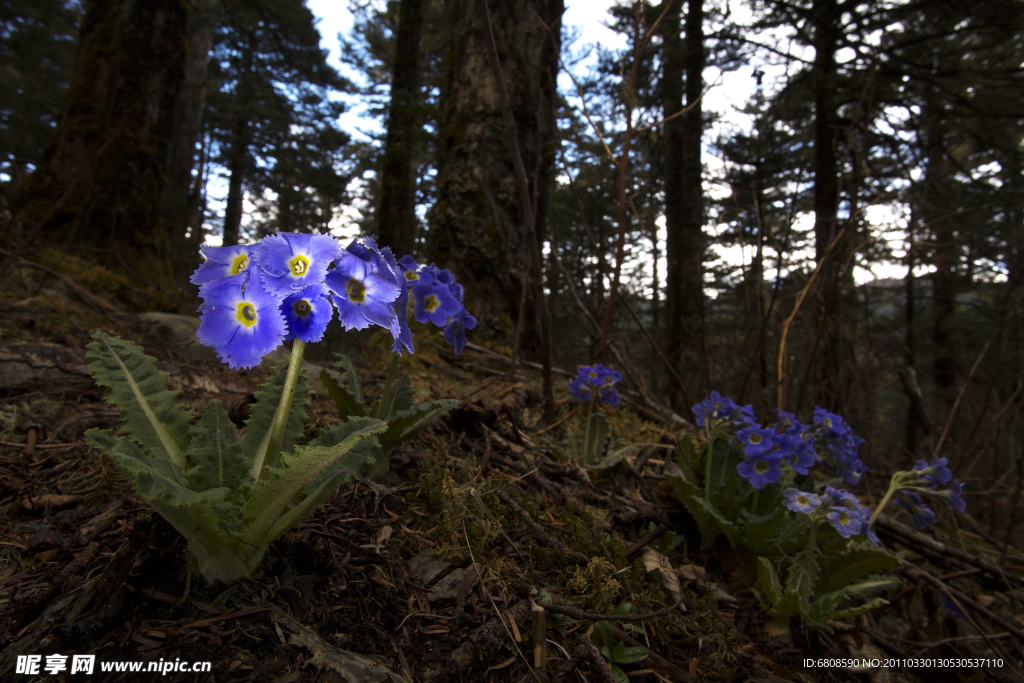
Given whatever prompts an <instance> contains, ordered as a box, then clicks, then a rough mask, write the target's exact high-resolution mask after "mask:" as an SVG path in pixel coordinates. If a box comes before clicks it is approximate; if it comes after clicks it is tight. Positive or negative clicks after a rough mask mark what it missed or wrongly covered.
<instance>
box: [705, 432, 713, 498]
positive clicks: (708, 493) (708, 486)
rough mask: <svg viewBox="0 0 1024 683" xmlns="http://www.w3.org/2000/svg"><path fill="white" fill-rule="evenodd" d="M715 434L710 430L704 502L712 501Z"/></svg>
mask: <svg viewBox="0 0 1024 683" xmlns="http://www.w3.org/2000/svg"><path fill="white" fill-rule="evenodd" d="M715 436H716V434H715V432H714V430H713V429H708V449H707V455H706V456H705V457H704V460H705V463H704V500H708V501H709V500H711V455H712V453H714V450H715Z"/></svg>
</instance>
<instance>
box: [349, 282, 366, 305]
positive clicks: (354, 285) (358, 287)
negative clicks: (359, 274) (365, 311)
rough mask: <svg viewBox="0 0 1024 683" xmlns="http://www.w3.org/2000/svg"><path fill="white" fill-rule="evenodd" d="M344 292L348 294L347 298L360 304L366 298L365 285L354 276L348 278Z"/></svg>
mask: <svg viewBox="0 0 1024 683" xmlns="http://www.w3.org/2000/svg"><path fill="white" fill-rule="evenodd" d="M345 292H346V293H347V294H348V300H349V301H351V302H352V303H354V304H361V303H363V299H365V298H366V287H363V283H362V282H360V281H359V280H357V279H355V278H352V279H350V280H349V281H348V284H347V285H345Z"/></svg>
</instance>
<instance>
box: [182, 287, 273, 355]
mask: <svg viewBox="0 0 1024 683" xmlns="http://www.w3.org/2000/svg"><path fill="white" fill-rule="evenodd" d="M202 310H203V312H202V315H201V316H200V322H199V329H198V330H197V331H196V334H197V336H198V337H199V342H200V343H201V344H204V345H206V346H212V347H213V348H214V350H216V351H217V355H218V356H220V359H221V360H222V361H223V362H226V363H227V364H228V366H229V367H230V368H231V369H237V368H251V367H254V366H256V365H259V363H260V361H261V360H262V359H263V356H265V355H267V354H268V353H270V352H271V351H273V350H274V349H275V348H277V347H278V346H279V345H280V344H281V341H282V339H284V336H285V334H286V333H287V331H288V330H287V328H286V327H285V320H284V316H283V315H281V310H280V299H278V298H277V297H275V296H273V295H271V294H270V293H269V292H267V291H266V289H264V288H263V287H262V286H261V283H260V277H259V276H258V275H256V274H254V276H253V278H252V280H251V281H250V284H249V286H247V287H246V288H245V291H244V292H243V291H242V288H241V286H238V287H231V288H229V287H217V288H216V289H215V290H213V291H212V292H211V294H210V296H209V297H208V298H207V299H206V301H205V303H204V304H203V309H202Z"/></svg>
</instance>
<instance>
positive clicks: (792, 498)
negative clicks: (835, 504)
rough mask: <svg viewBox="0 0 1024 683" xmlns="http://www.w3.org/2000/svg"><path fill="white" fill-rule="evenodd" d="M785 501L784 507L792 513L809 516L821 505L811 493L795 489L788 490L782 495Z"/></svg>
mask: <svg viewBox="0 0 1024 683" xmlns="http://www.w3.org/2000/svg"><path fill="white" fill-rule="evenodd" d="M783 496H784V497H785V499H786V502H785V505H786V507H787V508H789V509H790V510H792V511H793V512H803V513H804V514H808V515H809V514H811V513H812V512H814V509H815V508H816V507H818V506H819V505H821V499H820V498H818V496H817V495H815V494H813V493H804V492H803V491H799V490H797V489H795V488H788V489H786V491H785V492H784V493H783Z"/></svg>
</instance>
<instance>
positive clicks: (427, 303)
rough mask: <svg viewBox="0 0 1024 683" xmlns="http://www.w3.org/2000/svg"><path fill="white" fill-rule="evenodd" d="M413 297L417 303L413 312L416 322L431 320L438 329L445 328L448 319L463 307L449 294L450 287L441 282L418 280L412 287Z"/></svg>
mask: <svg viewBox="0 0 1024 683" xmlns="http://www.w3.org/2000/svg"><path fill="white" fill-rule="evenodd" d="M412 297H413V299H414V300H415V301H416V309H415V311H414V312H413V315H414V316H415V318H416V320H417V321H418V322H421V323H425V322H427V321H428V320H429V321H430V322H432V323H434V324H435V325H437V326H438V327H444V326H445V324H447V322H448V318H449V317H451V316H452V315H455V314H456V313H458V311H459V307H460V306H462V304H460V303H459V302H458V301H456V300H455V297H454V296H452V295H451V294H450V293H449V287H448V285H446V284H444V283H442V282H441V281H440V280H427V279H422V280H417V281H416V282H415V283H414V284H413V286H412Z"/></svg>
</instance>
